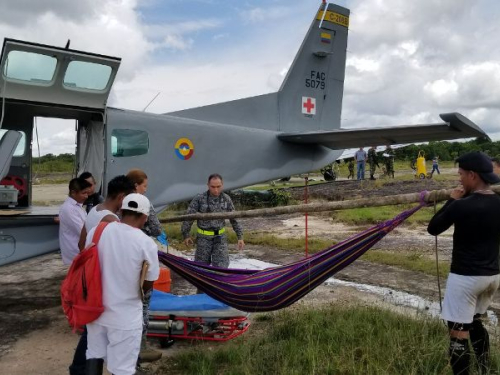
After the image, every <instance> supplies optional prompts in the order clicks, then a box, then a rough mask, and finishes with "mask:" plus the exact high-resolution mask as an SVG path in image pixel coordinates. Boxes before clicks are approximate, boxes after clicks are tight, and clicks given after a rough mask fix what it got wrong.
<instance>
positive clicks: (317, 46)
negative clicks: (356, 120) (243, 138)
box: [168, 4, 349, 132]
mask: <svg viewBox="0 0 500 375" xmlns="http://www.w3.org/2000/svg"><path fill="white" fill-rule="evenodd" d="M348 26H349V10H348V9H346V8H342V7H340V6H338V5H334V4H321V5H320V7H319V10H318V12H316V14H315V17H314V20H313V22H312V23H311V26H310V27H309V31H308V32H307V34H306V37H305V38H304V41H303V42H302V45H301V46H300V49H299V51H298V53H297V55H296V56H295V59H294V61H293V63H292V65H291V67H290V69H289V71H288V74H287V75H286V77H285V79H284V81H283V83H282V85H281V87H280V89H279V91H278V92H275V93H271V94H265V95H260V96H255V97H251V98H245V99H239V100H234V101H229V102H225V103H218V104H213V105H208V106H204V107H198V108H192V109H187V110H183V111H177V112H171V113H168V115H173V116H178V117H186V118H192V119H198V120H204V121H213V122H220V123H225V124H230V125H237V126H244V127H249V128H256V129H265V130H274V131H282V132H283V131H286V132H296V131H317V130H333V129H338V128H340V115H341V110H342V96H343V91H344V76H345V61H346V49H347V33H348Z"/></svg>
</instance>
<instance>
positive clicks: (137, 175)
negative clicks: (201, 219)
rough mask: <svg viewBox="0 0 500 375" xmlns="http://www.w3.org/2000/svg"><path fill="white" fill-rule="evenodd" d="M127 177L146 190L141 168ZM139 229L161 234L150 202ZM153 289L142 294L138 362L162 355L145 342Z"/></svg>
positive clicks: (144, 177)
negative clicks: (144, 219)
mask: <svg viewBox="0 0 500 375" xmlns="http://www.w3.org/2000/svg"><path fill="white" fill-rule="evenodd" d="M127 178H128V179H130V181H132V183H133V184H134V187H135V192H136V193H138V194H143V195H144V194H146V192H147V190H148V176H147V174H146V173H145V172H144V171H143V170H141V169H131V170H130V171H129V172H128V173H127ZM141 230H142V231H143V232H144V234H146V235H147V236H149V237H153V238H156V237H158V236H159V235H161V234H162V232H163V229H162V227H161V224H160V221H159V220H158V217H157V216H156V212H155V209H154V207H153V205H152V204H150V209H149V215H148V219H147V221H146V223H145V224H144V226H143V227H142V228H141ZM152 292H153V289H151V290H149V291H148V292H147V293H145V294H144V298H143V302H142V304H143V305H142V313H143V326H142V340H141V350H140V353H139V361H138V362H154V361H158V360H159V359H160V358H161V357H162V353H161V352H159V351H157V350H154V349H153V348H151V347H150V346H149V345H148V342H147V336H146V335H147V329H148V325H149V304H150V302H151V294H152Z"/></svg>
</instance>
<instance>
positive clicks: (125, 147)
mask: <svg viewBox="0 0 500 375" xmlns="http://www.w3.org/2000/svg"><path fill="white" fill-rule="evenodd" d="M148 149H149V137H148V133H146V132H145V131H142V130H132V129H114V130H113V131H112V132H111V154H112V155H113V156H114V157H127V156H138V155H144V154H147V153H148Z"/></svg>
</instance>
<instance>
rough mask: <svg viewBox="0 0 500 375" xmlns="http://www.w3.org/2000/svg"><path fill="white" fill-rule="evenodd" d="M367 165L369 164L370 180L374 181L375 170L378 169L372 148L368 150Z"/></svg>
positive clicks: (375, 152) (374, 151)
mask: <svg viewBox="0 0 500 375" xmlns="http://www.w3.org/2000/svg"><path fill="white" fill-rule="evenodd" d="M368 163H369V164H370V180H375V177H374V175H375V168H376V167H379V165H378V162H377V150H376V149H375V147H374V146H372V147H370V149H369V150H368ZM379 168H380V167H379Z"/></svg>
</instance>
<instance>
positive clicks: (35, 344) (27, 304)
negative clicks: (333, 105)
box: [0, 181, 500, 375]
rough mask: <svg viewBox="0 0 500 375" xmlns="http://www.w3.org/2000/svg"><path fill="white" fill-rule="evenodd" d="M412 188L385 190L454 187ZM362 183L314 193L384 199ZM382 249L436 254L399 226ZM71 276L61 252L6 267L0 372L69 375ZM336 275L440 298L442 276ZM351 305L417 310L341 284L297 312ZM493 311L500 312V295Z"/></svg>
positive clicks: (278, 220)
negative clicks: (64, 302) (64, 305)
mask: <svg viewBox="0 0 500 375" xmlns="http://www.w3.org/2000/svg"><path fill="white" fill-rule="evenodd" d="M412 183H413V184H414V185H411V184H410V183H407V182H399V183H398V182H395V183H394V184H393V185H389V186H388V187H386V186H385V185H384V187H383V188H382V191H383V192H384V193H383V195H389V194H397V193H403V192H415V191H420V190H424V189H427V190H432V189H435V188H444V187H446V188H448V187H451V186H450V185H451V184H450V183H441V182H436V181H431V182H429V181H423V182H412ZM362 185H363V183H359V182H357V181H339V182H336V183H334V184H325V185H323V186H318V187H314V189H313V191H314V194H316V197H317V198H321V199H335V198H337V199H345V196H346V195H348V196H350V197H353V196H357V195H358V194H359V195H362V196H367V195H379V194H382V193H380V192H379V191H378V189H368V188H366V186H365V187H363V186H362ZM445 185H446V186H445ZM438 186H439V187H438ZM35 191H37V192H38V193H37V194H38V198H36V199H37V201H44V200H46V201H51V200H52V199H54V200H58V199H59V197H61V196H64V194H65V188H64V186H63V187H61V186H60V185H39V186H36V188H35ZM61 193H62V195H61ZM297 194H298V193H297ZM343 197H344V198H343ZM243 225H244V227H245V228H246V229H247V230H267V231H272V232H273V233H275V234H279V236H282V237H283V238H285V237H292V236H296V237H302V236H303V235H304V217H303V216H302V215H292V216H286V217H284V216H280V217H275V218H262V219H259V220H252V219H247V220H243ZM270 228H272V230H271V229H270ZM309 228H310V229H309V236H310V237H313V236H318V237H322V238H328V239H331V240H332V241H339V240H341V239H345V238H347V237H349V236H350V235H352V234H354V233H357V232H359V231H360V230H362V229H363V228H360V227H354V226H348V225H344V224H342V223H333V222H332V220H331V219H330V218H329V216H328V215H326V214H321V215H316V216H310V217H309ZM375 248H380V249H385V250H392V251H417V252H419V254H425V255H427V256H429V257H433V256H434V237H432V236H430V235H427V234H426V232H425V227H423V228H412V229H407V228H399V229H396V230H395V231H394V232H392V233H391V234H389V235H388V236H387V237H385V238H384V239H383V240H382V241H380V242H379V243H378V244H377V245H376V246H375ZM450 253H451V232H448V233H446V234H445V235H442V236H440V238H439V256H440V259H449V257H450ZM241 255H242V254H237V253H236V252H234V253H233V254H232V256H233V257H238V256H241ZM243 255H244V256H245V257H248V258H254V259H259V260H262V261H266V262H269V263H275V264H286V263H289V262H292V261H294V260H297V259H299V258H300V257H301V256H302V254H297V253H288V252H283V251H281V250H278V249H273V248H263V247H258V246H247V249H246V250H245V252H244V254H243ZM65 272H66V268H65V267H64V266H63V265H62V262H61V260H60V255H59V254H48V255H44V256H41V257H38V258H35V259H30V260H27V261H23V262H19V263H16V264H11V265H7V266H3V267H0V374H12V375H21V374H22V375H26V374H28V375H29V374H37V375H49V374H50V375H58V374H67V373H68V371H67V368H68V365H69V364H70V362H71V359H72V356H73V353H74V349H75V347H76V344H77V341H78V336H77V335H76V334H74V333H72V332H71V330H70V328H69V327H68V325H67V322H66V320H65V317H64V315H63V313H62V309H61V307H60V299H59V286H60V282H61V280H62V279H63V277H64V275H65ZM335 277H336V278H337V279H339V280H344V281H350V282H355V283H361V284H369V285H372V286H378V287H385V288H390V289H393V290H395V291H403V292H407V293H410V294H412V295H416V296H420V297H424V298H425V299H427V300H428V301H429V304H430V303H431V302H436V301H438V299H439V297H438V296H439V294H438V288H437V282H436V277H433V276H428V275H424V274H422V273H418V272H412V271H407V270H404V269H400V268H397V267H391V266H385V265H379V264H374V263H370V262H367V261H363V260H362V259H361V260H358V261H356V262H355V263H353V264H352V265H351V266H349V267H347V268H345V269H344V270H342V271H341V272H339V273H338V274H336V276H335ZM442 285H444V282H443V284H442ZM172 292H173V293H175V294H192V293H194V292H195V290H194V287H192V286H191V285H190V284H188V283H187V282H186V281H185V280H183V279H181V278H179V277H177V276H175V275H173V281H172ZM389 294H391V292H389ZM346 301H349V302H354V303H361V304H369V305H373V304H378V305H381V306H385V307H387V308H391V309H399V310H401V311H403V312H404V313H406V314H416V313H417V312H416V311H415V310H414V309H410V308H407V307H397V306H395V305H397V303H395V302H394V301H393V300H391V298H390V295H389V296H388V295H387V294H386V295H381V294H376V293H371V292H366V291H363V290H360V289H359V288H356V287H353V286H349V285H337V284H335V285H326V284H325V285H322V286H320V287H318V288H316V289H315V290H314V291H313V292H311V293H310V294H309V295H307V296H306V297H305V298H303V299H302V300H301V301H299V302H298V303H297V304H296V305H294V306H292V307H291V308H295V307H296V306H301V305H307V306H311V305H316V304H321V303H325V302H328V303H330V302H334V303H335V302H339V303H344V302H346ZM427 308H428V306H424V309H427ZM492 310H493V311H495V312H497V311H500V296H499V295H498V294H497V296H496V298H495V301H494V304H493V306H492ZM251 329H252V328H251V327H250V330H251ZM151 343H152V345H153V346H155V347H157V348H158V349H159V350H161V351H162V352H163V353H164V358H165V359H163V360H164V361H165V360H166V361H168V358H169V357H171V356H175V355H176V353H178V352H179V351H182V350H185V348H189V347H191V346H192V345H197V344H192V343H189V342H181V341H179V342H177V343H176V344H175V345H174V346H173V347H172V348H169V349H160V348H159V345H158V342H156V341H154V340H152V341H151ZM198 345H199V344H198ZM204 345H207V344H204ZM219 345H223V344H219ZM150 369H151V370H152V371H153V373H154V372H155V369H156V366H155V365H153V366H150Z"/></svg>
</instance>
